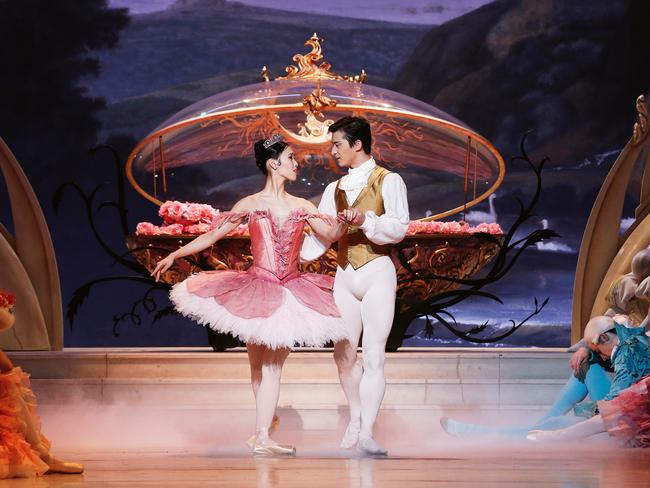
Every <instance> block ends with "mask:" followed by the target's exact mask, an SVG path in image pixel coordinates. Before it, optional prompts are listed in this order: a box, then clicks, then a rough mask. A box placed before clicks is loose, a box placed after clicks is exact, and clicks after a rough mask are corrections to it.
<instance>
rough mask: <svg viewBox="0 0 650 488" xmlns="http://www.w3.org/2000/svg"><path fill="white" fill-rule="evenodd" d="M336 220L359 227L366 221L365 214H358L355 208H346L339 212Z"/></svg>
mask: <svg viewBox="0 0 650 488" xmlns="http://www.w3.org/2000/svg"><path fill="white" fill-rule="evenodd" d="M336 218H337V219H338V220H339V222H343V223H344V224H348V225H351V226H353V227H360V226H361V225H363V223H364V222H365V221H366V214H364V213H363V212H359V210H357V209H356V208H347V209H345V210H343V211H341V212H339V213H338V215H337V216H336Z"/></svg>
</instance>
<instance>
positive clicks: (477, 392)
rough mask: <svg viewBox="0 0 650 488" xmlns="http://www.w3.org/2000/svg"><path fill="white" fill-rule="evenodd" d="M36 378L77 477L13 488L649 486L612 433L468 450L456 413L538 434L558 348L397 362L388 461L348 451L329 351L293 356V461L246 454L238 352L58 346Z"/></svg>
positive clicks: (285, 404) (247, 411) (289, 401)
mask: <svg viewBox="0 0 650 488" xmlns="http://www.w3.org/2000/svg"><path fill="white" fill-rule="evenodd" d="M12 358H13V360H14V361H15V362H16V364H18V365H20V366H21V367H23V368H24V369H25V370H26V371H29V372H30V373H31V374H32V379H33V383H32V384H33V387H34V391H35V392H36V394H37V396H38V399H39V413H40V414H41V419H42V423H43V431H44V433H45V435H47V436H48V437H49V438H50V439H51V440H52V442H53V452H54V453H55V454H56V455H57V456H59V457H61V458H64V459H69V460H71V461H80V462H83V463H84V464H85V465H86V472H85V473H84V474H83V475H74V476H72V475H69V476H65V475H52V476H45V477H42V478H38V479H35V480H6V481H0V488H5V487H7V488H14V487H37V488H40V487H76V486H89V487H185V486H187V487H200V488H204V487H210V486H219V487H231V488H239V487H248V486H251V487H260V488H267V487H269V488H270V487H287V488H293V487H296V488H298V487H299V488H319V487H336V488H339V487H341V488H371V487H377V488H382V487H396V488H410V487H431V486H433V487H438V486H450V487H472V488H474V487H502V486H526V487H562V488H577V487H589V488H591V487H616V488H625V487H650V449H648V450H643V449H635V450H632V449H622V448H618V447H616V444H615V443H614V442H612V440H611V439H609V438H608V437H607V436H606V435H605V436H602V435H601V436H596V438H594V439H592V440H589V441H583V442H581V443H577V444H574V445H568V444H559V445H558V444H550V445H549V444H546V445H539V444H534V443H531V442H528V441H525V440H519V441H504V440H494V439H492V440H490V439H484V440H481V441H480V442H479V441H468V440H464V441H462V440H459V439H456V438H454V437H450V436H449V435H447V434H446V433H445V432H443V431H442V429H441V427H440V423H439V420H440V417H442V416H450V417H453V418H457V419H460V420H464V421H471V422H476V423H481V424H487V425H511V426H512V425H529V424H530V422H532V421H534V420H535V419H537V418H539V417H540V416H541V415H542V414H543V412H545V410H546V409H547V408H548V405H549V404H550V403H551V402H552V401H553V399H554V398H555V397H556V395H557V394H558V392H559V390H560V389H561V388H562V386H563V385H564V383H565V382H566V378H568V377H569V374H570V371H569V369H568V365H567V361H568V358H569V354H567V353H566V352H564V351H559V350H511V351H510V350H498V351H497V350H492V351H488V350H462V351H461V350H438V351H433V352H430V351H404V352H402V351H400V352H399V353H391V354H389V355H388V359H387V363H386V374H387V379H388V385H387V391H386V397H385V398H384V403H383V406H382V410H381V412H380V414H379V418H378V422H377V426H376V429H375V435H376V437H377V440H378V441H379V442H380V443H382V444H384V445H385V446H386V447H387V448H388V449H389V451H390V456H389V457H388V458H385V459H373V458H363V457H360V456H358V455H357V454H356V453H355V452H350V451H343V450H341V449H339V448H338V443H339V441H340V438H341V436H342V435H343V432H344V431H345V427H346V425H347V419H348V416H347V409H346V407H345V398H344V396H343V394H342V392H341V389H340V386H339V384H338V377H337V373H336V368H335V366H334V363H333V361H332V359H331V352H327V351H325V352H299V353H293V354H292V355H291V356H290V358H289V360H288V362H287V365H286V366H285V368H284V374H283V385H282V392H281V396H280V405H279V409H278V414H279V416H280V419H281V422H280V427H279V429H278V432H277V433H276V434H274V437H275V439H276V440H277V441H278V442H281V443H290V444H294V445H295V446H296V448H297V451H298V454H297V457H295V458H288V459H287V458H284V459H281V458H252V457H251V455H250V452H249V450H248V449H247V447H246V446H245V444H244V440H245V439H247V438H248V437H249V436H250V435H251V434H252V433H253V432H252V431H253V428H254V425H255V411H254V402H253V395H252V392H251V389H250V383H249V371H248V363H247V358H246V354H245V353H244V352H241V351H239V352H228V353H222V354H215V353H211V352H208V351H205V350H190V351H181V350H158V349H132V350H125V349H120V350H110V349H97V350H64V351H62V352H55V353H40V352H24V353H13V354H12Z"/></svg>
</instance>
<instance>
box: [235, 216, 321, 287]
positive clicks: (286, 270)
mask: <svg viewBox="0 0 650 488" xmlns="http://www.w3.org/2000/svg"><path fill="white" fill-rule="evenodd" d="M307 217H308V214H307V213H306V212H305V211H302V210H294V211H292V212H290V213H289V215H288V216H287V217H286V218H285V219H284V221H283V222H278V221H277V220H276V219H275V217H273V215H271V212H269V211H268V210H258V211H256V212H252V213H251V214H250V216H249V220H248V230H249V232H250V237H251V253H252V255H253V266H255V267H257V268H261V269H262V270H264V271H268V272H270V273H272V274H273V275H275V277H276V278H277V279H278V280H280V281H287V280H290V279H292V278H295V277H296V276H297V275H298V265H299V264H300V248H301V246H302V241H303V239H304V232H303V231H304V228H305V220H306V219H307Z"/></svg>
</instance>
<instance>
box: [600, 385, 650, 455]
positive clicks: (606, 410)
mask: <svg viewBox="0 0 650 488" xmlns="http://www.w3.org/2000/svg"><path fill="white" fill-rule="evenodd" d="M649 387H650V375H648V376H644V377H643V378H641V379H640V380H639V381H637V382H636V383H634V384H633V385H632V386H630V387H629V388H627V389H625V390H623V391H622V392H621V394H620V395H619V396H617V397H616V398H614V399H613V400H610V401H600V402H598V410H599V411H600V415H601V416H602V418H603V422H605V426H606V427H607V430H608V432H609V433H610V434H611V435H612V436H615V437H618V438H619V439H621V440H623V441H624V442H625V444H626V445H628V446H631V447H650V392H649V391H648V388H649Z"/></svg>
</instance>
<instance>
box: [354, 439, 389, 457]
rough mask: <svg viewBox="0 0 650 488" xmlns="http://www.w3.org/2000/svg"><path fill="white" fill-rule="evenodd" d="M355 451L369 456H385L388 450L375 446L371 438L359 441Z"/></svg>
mask: <svg viewBox="0 0 650 488" xmlns="http://www.w3.org/2000/svg"><path fill="white" fill-rule="evenodd" d="M357 449H358V450H359V452H361V453H363V454H366V455H370V456H386V455H387V454H388V449H386V448H385V447H382V446H380V445H379V444H377V442H376V441H375V440H374V439H373V438H372V437H368V438H366V439H359V442H358V443H357Z"/></svg>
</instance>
